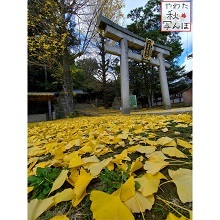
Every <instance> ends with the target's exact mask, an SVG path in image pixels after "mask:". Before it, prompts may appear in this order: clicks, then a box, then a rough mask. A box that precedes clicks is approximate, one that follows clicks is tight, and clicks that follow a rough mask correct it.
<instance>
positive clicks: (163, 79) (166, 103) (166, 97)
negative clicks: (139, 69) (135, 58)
mask: <svg viewBox="0 0 220 220" xmlns="http://www.w3.org/2000/svg"><path fill="white" fill-rule="evenodd" d="M157 58H158V60H159V62H160V65H159V78H160V87H161V93H162V98H163V107H164V109H170V108H171V102H170V94H169V88H168V82H167V74H166V69H165V65H164V64H165V62H164V58H163V54H162V53H158V54H157Z"/></svg>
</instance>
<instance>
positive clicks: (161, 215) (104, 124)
mask: <svg viewBox="0 0 220 220" xmlns="http://www.w3.org/2000/svg"><path fill="white" fill-rule="evenodd" d="M28 202H29V203H28V219H29V220H33V219H38V220H43V219H44V220H46V219H53V220H56V219H96V220H104V219H109V220H111V219H120V220H123V219H126V220H127V219H146V220H147V219H156V220H160V219H161V220H165V219H167V220H171V219H173V220H175V219H191V218H192V115H191V114H178V115H168V116H163V115H130V116H123V115H111V116H108V115H103V116H99V117H78V118H70V119H63V120H56V121H49V122H40V123H29V124H28Z"/></svg>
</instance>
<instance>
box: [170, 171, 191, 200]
mask: <svg viewBox="0 0 220 220" xmlns="http://www.w3.org/2000/svg"><path fill="white" fill-rule="evenodd" d="M168 172H169V175H170V177H171V178H172V181H173V182H174V183H175V184H176V187H177V193H178V196H179V198H180V200H181V201H182V202H183V203H186V202H192V170H189V169H183V168H180V169H178V170H176V171H174V170H168Z"/></svg>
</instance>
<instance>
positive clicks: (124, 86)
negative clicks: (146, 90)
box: [120, 39, 130, 114]
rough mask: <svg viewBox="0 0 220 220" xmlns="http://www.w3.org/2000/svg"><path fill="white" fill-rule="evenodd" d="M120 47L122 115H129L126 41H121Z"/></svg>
mask: <svg viewBox="0 0 220 220" xmlns="http://www.w3.org/2000/svg"><path fill="white" fill-rule="evenodd" d="M120 46H121V59H120V73H121V103H122V113H123V114H130V103H129V69H128V41H127V40H126V39H121V41H120Z"/></svg>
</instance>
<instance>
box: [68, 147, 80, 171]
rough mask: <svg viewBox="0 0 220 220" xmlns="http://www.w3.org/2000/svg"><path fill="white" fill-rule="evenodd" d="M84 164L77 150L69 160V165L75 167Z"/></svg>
mask: <svg viewBox="0 0 220 220" xmlns="http://www.w3.org/2000/svg"><path fill="white" fill-rule="evenodd" d="M82 164H83V162H82V159H81V157H80V156H79V155H78V152H77V151H75V152H74V154H72V157H71V160H70V162H69V167H70V168H74V167H78V166H80V165H82Z"/></svg>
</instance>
